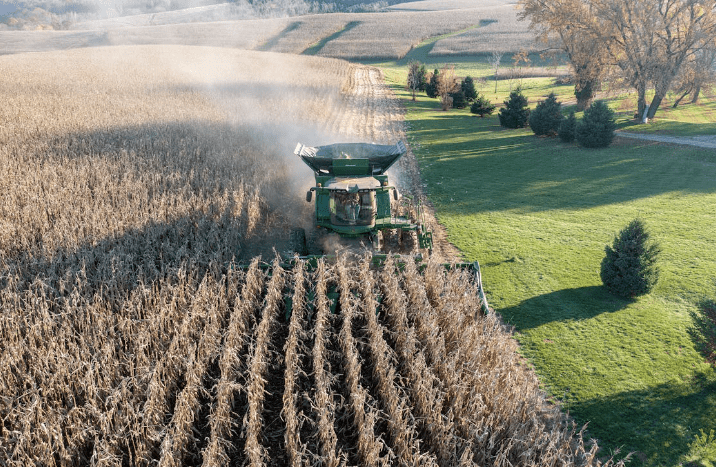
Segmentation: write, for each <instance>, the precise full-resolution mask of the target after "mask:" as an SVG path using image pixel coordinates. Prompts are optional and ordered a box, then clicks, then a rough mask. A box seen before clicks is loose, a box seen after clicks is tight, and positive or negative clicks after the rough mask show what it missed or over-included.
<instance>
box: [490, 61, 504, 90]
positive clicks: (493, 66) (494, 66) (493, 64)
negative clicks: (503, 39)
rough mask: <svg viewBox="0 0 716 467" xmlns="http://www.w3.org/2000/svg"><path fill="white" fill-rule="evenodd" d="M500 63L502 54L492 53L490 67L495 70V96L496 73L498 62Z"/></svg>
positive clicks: (498, 67) (498, 66)
mask: <svg viewBox="0 0 716 467" xmlns="http://www.w3.org/2000/svg"><path fill="white" fill-rule="evenodd" d="M501 61H502V52H492V58H491V59H490V65H492V68H494V69H495V94H497V71H498V70H499V69H500V62H501Z"/></svg>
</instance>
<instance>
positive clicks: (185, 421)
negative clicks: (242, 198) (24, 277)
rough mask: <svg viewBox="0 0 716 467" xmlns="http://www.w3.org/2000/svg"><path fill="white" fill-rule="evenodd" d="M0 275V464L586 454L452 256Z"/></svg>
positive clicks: (452, 460)
mask: <svg viewBox="0 0 716 467" xmlns="http://www.w3.org/2000/svg"><path fill="white" fill-rule="evenodd" d="M369 264H370V261H369V260H367V259H362V260H359V261H356V262H350V263H349V262H347V261H345V259H343V260H340V261H339V262H338V263H337V264H330V265H329V264H326V263H323V262H321V263H319V264H318V266H317V268H315V269H307V267H306V264H304V263H302V262H300V261H299V262H298V263H297V264H295V266H294V267H292V268H290V269H284V268H282V267H281V265H280V264H279V263H278V262H275V263H274V264H273V266H272V268H271V269H270V272H267V271H266V270H264V269H263V268H261V267H260V263H259V261H258V259H254V260H253V261H252V262H251V263H250V264H249V265H248V266H245V267H238V266H237V265H236V264H235V263H232V262H228V263H226V264H219V263H213V264H211V265H210V266H209V267H208V268H207V269H206V272H205V273H203V274H199V273H198V272H197V270H196V269H191V268H189V267H187V268H180V269H179V270H177V271H176V272H173V273H170V274H167V275H166V276H165V277H162V278H160V279H156V280H154V281H152V282H148V281H147V282H140V283H138V284H137V285H136V286H134V287H133V288H131V289H127V288H124V289H122V288H120V287H119V286H117V285H108V286H102V287H93V284H91V281H90V280H89V279H88V278H86V277H84V276H82V275H81V274H77V275H76V277H74V278H73V280H72V282H71V283H69V284H66V285H65V288H64V289H63V290H58V289H57V287H58V284H57V283H52V282H51V281H48V282H42V281H40V280H39V279H38V280H36V281H34V282H32V283H29V284H22V283H21V282H20V281H18V280H13V279H12V278H9V277H5V278H4V280H5V283H4V284H3V289H2V295H1V296H0V300H2V307H3V313H2V319H1V320H0V338H1V342H2V343H3V352H2V360H0V371H2V374H3V378H2V383H1V384H2V385H1V386H0V394H2V396H3V397H2V399H1V403H0V415H1V416H2V420H3V423H2V425H0V426H1V428H2V429H1V431H0V439H1V440H2V443H0V458H2V459H4V460H5V464H6V465H17V466H20V465H23V466H26V465H62V466H72V465H116V466H121V465H127V463H128V464H129V465H150V464H154V463H157V462H158V463H159V465H167V466H169V465H207V466H209V465H228V464H230V465H245V464H248V465H255V466H260V465H292V466H299V465H329V466H338V465H406V466H408V465H410V466H413V465H433V466H453V465H454V466H457V465H474V464H478V465H590V456H591V457H593V456H594V450H592V451H590V452H585V451H584V448H583V446H581V445H580V443H579V438H578V437H575V433H574V431H573V430H572V429H570V428H569V425H568V424H567V421H566V418H565V416H564V415H562V414H561V412H560V411H559V409H558V408H556V407H554V406H549V405H547V404H546V403H545V401H544V397H543V395H542V393H541V391H540V390H539V386H538V382H537V380H536V379H535V377H534V375H533V374H532V372H531V371H530V369H529V367H528V366H526V365H525V364H524V363H523V362H521V361H520V359H519V357H518V355H517V353H516V348H515V344H514V341H513V340H512V339H511V338H510V337H509V335H508V334H507V333H506V332H505V331H504V330H503V328H502V326H501V324H500V322H499V321H498V319H497V318H496V317H495V315H492V314H491V315H488V316H483V315H480V314H477V313H476V310H479V301H478V298H477V296H478V295H477V291H476V290H475V286H474V284H473V282H472V281H471V278H470V276H469V274H468V273H467V272H464V271H452V272H445V271H444V269H443V267H442V266H441V265H439V264H437V263H431V264H429V265H428V267H427V269H426V270H425V271H424V272H423V273H422V274H420V273H419V272H418V270H417V268H416V267H415V265H414V264H413V263H410V262H409V263H408V264H407V265H406V266H405V269H404V270H403V271H400V270H398V269H396V265H395V264H393V263H392V262H391V261H388V262H387V264H385V265H384V267H383V268H381V269H377V270H375V269H371V268H370V267H369Z"/></svg>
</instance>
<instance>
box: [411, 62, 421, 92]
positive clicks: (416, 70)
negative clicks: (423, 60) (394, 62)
mask: <svg viewBox="0 0 716 467" xmlns="http://www.w3.org/2000/svg"><path fill="white" fill-rule="evenodd" d="M408 89H410V91H411V92H412V93H413V100H415V94H416V93H417V92H418V89H420V63H419V62H417V61H412V62H410V63H409V64H408Z"/></svg>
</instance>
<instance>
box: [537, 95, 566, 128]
mask: <svg viewBox="0 0 716 467" xmlns="http://www.w3.org/2000/svg"><path fill="white" fill-rule="evenodd" d="M561 107H562V104H560V103H559V102H558V101H557V96H555V95H554V93H553V92H551V93H549V96H547V99H545V100H543V101H540V102H539V103H538V104H537V107H536V108H535V109H534V110H533V111H532V112H531V113H530V128H532V131H533V132H534V134H536V135H537V136H557V130H559V124H560V123H561V122H562V119H563V118H564V117H562V111H561Z"/></svg>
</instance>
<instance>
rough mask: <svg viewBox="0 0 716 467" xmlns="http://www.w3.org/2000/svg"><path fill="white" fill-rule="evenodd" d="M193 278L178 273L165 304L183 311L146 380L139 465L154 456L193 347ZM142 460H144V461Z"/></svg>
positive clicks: (196, 314) (196, 319)
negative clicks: (174, 393)
mask: <svg viewBox="0 0 716 467" xmlns="http://www.w3.org/2000/svg"><path fill="white" fill-rule="evenodd" d="M192 280H193V279H192V278H191V277H190V276H188V275H179V277H178V284H177V285H176V287H174V288H173V289H172V292H173V293H171V294H170V301H169V303H168V304H167V306H169V307H172V308H174V307H176V308H177V315H178V316H179V315H184V319H183V321H182V323H181V326H180V327H179V329H178V330H177V332H176V333H175V334H174V336H173V338H172V340H171V343H170V344H169V347H168V349H167V350H166V352H165V353H164V355H163V356H162V359H161V360H160V361H159V362H157V364H156V366H155V367H154V371H153V372H152V375H151V378H150V380H149V385H148V388H147V398H146V400H145V402H144V407H143V409H142V414H141V419H142V423H143V427H144V430H146V431H145V432H144V433H143V436H137V447H136V449H137V459H138V462H140V465H147V464H148V463H150V462H151V459H152V458H153V457H154V455H155V453H154V450H155V449H156V447H157V445H158V444H159V443H160V442H161V438H162V433H163V431H164V429H165V427H164V420H165V418H166V416H167V414H169V398H170V396H171V394H172V392H173V391H174V390H175V389H176V387H177V384H178V380H179V378H180V377H181V375H182V373H183V372H184V371H185V369H186V362H187V360H188V359H190V358H192V357H191V349H192V347H195V344H194V342H195V340H196V339H195V337H194V336H195V335H196V332H197V329H199V328H200V325H201V318H202V317H201V312H202V310H200V309H197V308H195V307H191V304H190V300H191V295H190V293H191V292H190V290H188V289H190V287H189V285H188V283H189V282H190V281H192ZM144 462H147V464H145V463H144Z"/></svg>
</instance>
